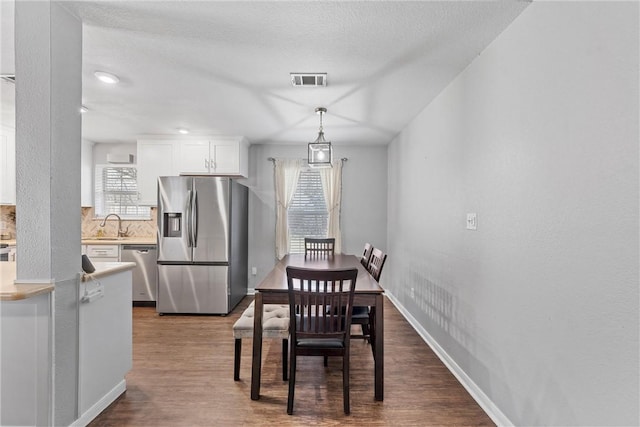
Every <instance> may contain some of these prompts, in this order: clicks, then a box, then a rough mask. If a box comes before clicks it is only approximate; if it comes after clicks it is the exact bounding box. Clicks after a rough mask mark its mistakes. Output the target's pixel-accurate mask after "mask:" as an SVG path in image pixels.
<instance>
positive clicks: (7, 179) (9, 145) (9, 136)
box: [0, 127, 16, 205]
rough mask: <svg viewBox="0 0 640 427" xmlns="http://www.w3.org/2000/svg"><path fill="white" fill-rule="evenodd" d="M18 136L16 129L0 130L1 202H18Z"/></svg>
mask: <svg viewBox="0 0 640 427" xmlns="http://www.w3.org/2000/svg"><path fill="white" fill-rule="evenodd" d="M15 141H16V136H15V130H13V129H9V128H5V127H2V128H1V130H0V204H2V205H15V204H16V144H15Z"/></svg>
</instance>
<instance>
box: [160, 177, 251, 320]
mask: <svg viewBox="0 0 640 427" xmlns="http://www.w3.org/2000/svg"><path fill="white" fill-rule="evenodd" d="M248 204H249V202H248V189H247V187H245V186H244V185H241V184H239V183H238V182H237V181H235V180H233V179H230V178H227V177H208V176H207V177H204V176H170V177H159V178H158V295H157V302H156V310H157V311H158V313H197V314H227V313H229V312H230V311H231V310H233V308H234V307H235V306H236V305H237V304H238V303H239V302H240V300H241V299H242V298H243V297H244V296H245V295H246V294H247V281H248V264H247V247H248V231H247V226H248Z"/></svg>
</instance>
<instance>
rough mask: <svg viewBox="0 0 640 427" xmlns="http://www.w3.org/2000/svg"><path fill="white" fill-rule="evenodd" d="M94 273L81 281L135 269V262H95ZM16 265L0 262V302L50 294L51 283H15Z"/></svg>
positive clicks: (52, 288) (83, 276)
mask: <svg viewBox="0 0 640 427" xmlns="http://www.w3.org/2000/svg"><path fill="white" fill-rule="evenodd" d="M93 266H94V267H95V268H96V271H95V272H93V273H91V274H83V275H82V281H83V282H85V281H88V280H91V279H98V278H100V277H104V276H108V275H110V274H114V273H119V272H121V271H127V270H131V269H133V268H135V266H136V263H135V262H95V263H93ZM15 280H16V263H15V262H11V261H8V262H0V301H17V300H23V299H27V298H31V297H35V296H36V295H40V294H43V293H49V292H52V291H53V290H54V289H55V286H54V284H53V283H27V282H24V283H18V284H16V283H15Z"/></svg>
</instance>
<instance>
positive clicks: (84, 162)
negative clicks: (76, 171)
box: [80, 141, 93, 207]
mask: <svg viewBox="0 0 640 427" xmlns="http://www.w3.org/2000/svg"><path fill="white" fill-rule="evenodd" d="M80 153H81V154H80V161H81V163H80V204H81V206H82V207H90V206H93V143H92V142H88V141H82V145H81V146H80Z"/></svg>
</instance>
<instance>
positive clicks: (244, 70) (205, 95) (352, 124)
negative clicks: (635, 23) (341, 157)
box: [2, 1, 528, 144]
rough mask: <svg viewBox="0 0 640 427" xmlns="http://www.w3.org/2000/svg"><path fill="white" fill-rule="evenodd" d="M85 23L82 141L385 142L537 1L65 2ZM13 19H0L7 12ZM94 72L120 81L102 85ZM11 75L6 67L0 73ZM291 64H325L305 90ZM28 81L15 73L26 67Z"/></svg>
mask: <svg viewBox="0 0 640 427" xmlns="http://www.w3.org/2000/svg"><path fill="white" fill-rule="evenodd" d="M63 4H64V6H65V7H66V8H67V9H68V10H69V11H70V12H71V13H73V14H74V15H76V16H78V17H79V18H81V19H82V21H83V23H84V42H83V44H84V47H83V50H84V51H83V104H84V105H86V106H87V107H88V108H89V110H90V111H89V112H88V113H86V114H84V116H83V130H82V133H83V137H84V138H85V139H88V140H91V141H95V142H134V141H135V140H136V138H137V137H138V136H139V135H171V134H176V129H177V128H178V127H186V128H188V129H190V130H191V134H192V135H210V134H232V135H244V136H246V137H247V138H248V139H249V141H250V142H251V143H304V142H307V141H311V140H313V139H315V136H316V135H317V131H318V125H319V119H318V116H317V115H316V114H315V113H314V109H315V107H318V106H323V107H326V108H327V109H328V113H327V114H326V115H325V116H324V119H323V121H324V130H325V135H326V138H327V139H328V140H331V141H332V142H333V143H334V144H387V143H389V142H390V141H391V139H392V138H393V137H394V136H395V135H397V134H398V132H399V131H400V130H402V129H403V128H404V127H405V126H406V125H407V123H408V122H409V121H410V120H411V119H412V118H414V117H415V116H416V115H417V114H418V113H419V112H420V111H421V110H422V109H423V108H424V107H425V106H426V105H428V104H429V103H430V102H431V100H433V98H434V97H436V96H437V95H438V93H440V92H441V91H442V90H443V89H444V87H445V86H446V85H447V84H448V83H449V82H450V81H451V80H452V79H453V78H454V77H455V76H456V75H457V74H458V73H460V72H461V71H462V70H463V69H464V68H465V67H466V66H467V65H468V64H469V63H470V62H471V61H472V60H473V59H474V58H475V57H476V56H477V55H478V54H479V53H480V52H481V51H482V50H483V49H485V48H486V46H487V45H488V44H489V43H490V42H491V41H492V40H493V39H495V37H496V36H497V35H498V34H500V33H501V32H502V31H503V30H504V29H505V28H506V27H507V26H508V25H509V24H510V23H511V22H512V21H513V19H514V18H515V17H516V16H517V15H518V14H520V12H522V10H523V9H524V8H525V7H526V6H527V5H528V3H527V2H517V1H441V2H439V1H424V2H420V1H411V2H396V1H388V2H387V1H377V2H360V1H357V2H356V1H353V2H351V1H344V2H318V1H314V2H281V1H256V2H245V1H242V2H232V1H222V2H214V1H204V2H196V1H172V2H157V1H142V2H133V1H113V2H111V1H99V2H86V1H82V2H64V3H63ZM3 20H4V17H3ZM96 70H103V71H109V72H112V73H115V74H117V75H118V76H119V77H120V79H121V80H120V83H119V84H118V85H116V86H106V85H104V84H102V83H100V82H98V81H97V80H96V79H95V77H94V76H93V72H94V71H96ZM2 72H5V70H2ZM290 72H325V73H327V74H328V77H327V82H328V85H327V86H326V87H323V88H296V87H292V86H291V84H290V81H289V73H290ZM17 78H19V76H17Z"/></svg>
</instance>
